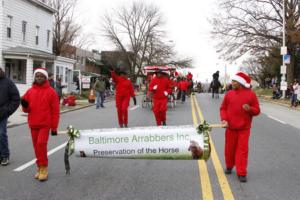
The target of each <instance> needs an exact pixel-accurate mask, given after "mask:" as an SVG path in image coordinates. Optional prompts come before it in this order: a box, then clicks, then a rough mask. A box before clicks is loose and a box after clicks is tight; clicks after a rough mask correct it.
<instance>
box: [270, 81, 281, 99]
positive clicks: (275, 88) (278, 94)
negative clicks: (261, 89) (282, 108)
mask: <svg viewBox="0 0 300 200" xmlns="http://www.w3.org/2000/svg"><path fill="white" fill-rule="evenodd" d="M272 90H273V96H272V99H280V98H281V96H282V94H281V91H280V89H279V87H278V86H277V85H276V84H274V85H273V87H272Z"/></svg>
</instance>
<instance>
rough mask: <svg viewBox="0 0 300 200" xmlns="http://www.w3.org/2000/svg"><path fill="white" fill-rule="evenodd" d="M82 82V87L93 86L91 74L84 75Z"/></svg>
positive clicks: (88, 87)
mask: <svg viewBox="0 0 300 200" xmlns="http://www.w3.org/2000/svg"><path fill="white" fill-rule="evenodd" d="M81 82H82V89H90V86H91V77H90V76H82V77H81Z"/></svg>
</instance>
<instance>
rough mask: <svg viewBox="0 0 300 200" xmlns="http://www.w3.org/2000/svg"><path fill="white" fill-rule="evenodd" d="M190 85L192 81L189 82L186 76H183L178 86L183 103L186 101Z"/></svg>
mask: <svg viewBox="0 0 300 200" xmlns="http://www.w3.org/2000/svg"><path fill="white" fill-rule="evenodd" d="M189 85H190V82H188V81H187V79H186V78H183V79H182V80H181V81H180V82H179V84H178V88H179V89H180V91H181V103H184V102H185V97H186V94H187V91H188V88H189Z"/></svg>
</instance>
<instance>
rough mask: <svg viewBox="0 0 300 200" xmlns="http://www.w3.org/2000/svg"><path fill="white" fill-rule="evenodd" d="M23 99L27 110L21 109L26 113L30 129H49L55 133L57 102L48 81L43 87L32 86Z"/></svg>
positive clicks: (57, 117)
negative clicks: (26, 103)
mask: <svg viewBox="0 0 300 200" xmlns="http://www.w3.org/2000/svg"><path fill="white" fill-rule="evenodd" d="M23 99H25V100H26V101H28V103H29V106H28V108H24V107H23V108H22V109H23V111H24V112H25V113H28V124H29V127H30V128H43V127H49V128H51V130H53V131H56V130H57V127H58V122H59V100H58V96H57V94H56V92H55V90H54V89H53V88H52V87H50V84H49V82H48V81H46V82H45V83H44V84H43V85H37V84H33V86H32V87H31V88H30V89H29V90H28V91H27V92H26V93H25V95H24V96H23Z"/></svg>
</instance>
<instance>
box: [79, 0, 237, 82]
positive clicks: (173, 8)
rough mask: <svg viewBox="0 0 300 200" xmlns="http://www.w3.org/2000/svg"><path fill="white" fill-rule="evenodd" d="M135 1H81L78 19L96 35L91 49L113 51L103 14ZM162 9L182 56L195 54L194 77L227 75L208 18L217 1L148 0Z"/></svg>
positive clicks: (170, 37)
mask: <svg viewBox="0 0 300 200" xmlns="http://www.w3.org/2000/svg"><path fill="white" fill-rule="evenodd" d="M132 1H133V0H79V1H78V2H79V4H78V7H77V12H76V16H77V17H76V19H77V21H78V22H79V23H81V24H82V26H83V30H84V32H85V33H88V34H89V35H91V36H92V37H93V38H94V41H95V42H94V44H93V45H92V46H90V48H94V49H98V50H99V51H102V50H113V49H114V46H113V45H112V44H110V43H109V42H107V41H106V40H105V38H104V37H103V36H102V35H101V32H100V30H99V29H100V25H101V23H100V21H101V16H103V15H104V14H105V12H110V11H111V10H112V9H113V8H118V7H119V6H121V5H128V4H129V2H132ZM144 1H146V2H150V3H153V4H154V5H156V6H157V7H159V8H160V10H161V12H162V13H163V15H164V19H165V21H166V24H165V30H166V31H167V36H168V41H170V40H171V41H173V42H174V44H175V49H176V51H177V52H178V53H179V55H181V56H182V57H191V58H193V60H194V66H195V69H193V70H191V71H192V72H193V74H194V77H195V78H196V79H198V80H201V81H206V80H208V81H210V80H211V78H212V74H213V73H214V72H215V71H216V70H219V71H220V73H221V75H224V69H225V66H224V65H225V63H224V62H223V61H222V60H219V59H218V55H217V54H216V50H215V48H214V41H212V39H211V38H210V31H211V25H210V23H209V22H208V19H209V18H211V17H212V16H213V14H214V13H215V12H216V10H217V4H216V1H217V0H206V1H203V0H144ZM227 71H228V73H229V74H230V75H233V74H234V73H236V71H237V67H236V66H234V64H231V65H230V64H227Z"/></svg>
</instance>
